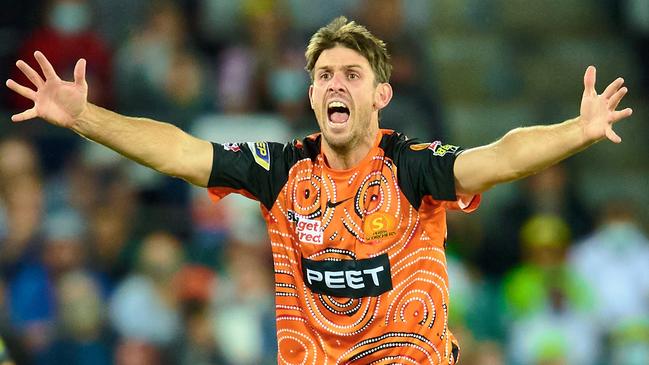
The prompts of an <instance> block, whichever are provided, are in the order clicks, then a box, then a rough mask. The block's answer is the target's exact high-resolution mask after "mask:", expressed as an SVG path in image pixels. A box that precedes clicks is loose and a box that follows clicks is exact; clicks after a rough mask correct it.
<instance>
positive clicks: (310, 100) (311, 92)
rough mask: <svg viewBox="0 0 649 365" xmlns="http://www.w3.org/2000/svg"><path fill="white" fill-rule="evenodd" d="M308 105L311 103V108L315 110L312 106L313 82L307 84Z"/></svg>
mask: <svg viewBox="0 0 649 365" xmlns="http://www.w3.org/2000/svg"><path fill="white" fill-rule="evenodd" d="M309 105H311V109H313V110H315V108H314V107H313V84H311V85H309Z"/></svg>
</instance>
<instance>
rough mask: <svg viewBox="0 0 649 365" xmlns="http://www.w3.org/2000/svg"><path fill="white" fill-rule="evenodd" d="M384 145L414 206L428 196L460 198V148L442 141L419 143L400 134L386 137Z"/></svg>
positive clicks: (447, 199) (401, 185) (434, 197)
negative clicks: (456, 170)
mask: <svg viewBox="0 0 649 365" xmlns="http://www.w3.org/2000/svg"><path fill="white" fill-rule="evenodd" d="M381 147H382V148H383V150H384V151H385V153H386V157H388V158H391V159H392V160H393V161H394V163H395V164H396V166H397V178H398V181H399V187H400V188H401V190H402V191H403V194H404V195H405V196H406V198H407V199H408V201H409V202H410V204H411V205H412V206H413V207H414V208H415V209H419V207H420V206H421V201H422V199H423V198H424V196H426V195H430V196H432V197H433V199H435V200H445V201H455V200H457V195H456V191H455V174H454V172H453V166H454V165H455V159H456V158H457V156H458V155H459V154H460V153H461V152H462V149H461V148H460V147H457V146H453V145H448V144H443V143H441V142H439V141H436V142H432V143H428V142H427V143H420V142H419V141H417V140H414V139H407V137H405V136H404V135H403V134H399V133H393V134H388V135H386V136H384V138H383V139H382V141H381Z"/></svg>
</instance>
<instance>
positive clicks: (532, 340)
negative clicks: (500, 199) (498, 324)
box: [503, 215, 601, 364]
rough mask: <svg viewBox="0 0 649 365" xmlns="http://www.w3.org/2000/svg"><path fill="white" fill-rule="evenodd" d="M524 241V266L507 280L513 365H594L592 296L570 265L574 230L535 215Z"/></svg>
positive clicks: (596, 345) (596, 338)
mask: <svg viewBox="0 0 649 365" xmlns="http://www.w3.org/2000/svg"><path fill="white" fill-rule="evenodd" d="M521 241H522V242H523V249H524V253H525V255H524V262H523V264H522V265H521V266H520V267H518V268H516V269H514V270H512V271H511V272H510V273H508V274H507V275H506V276H505V278H504V282H503V286H504V295H505V302H506V308H507V315H506V317H507V318H508V320H509V324H508V326H509V350H508V352H509V354H510V357H511V360H512V362H513V363H514V364H555V363H556V364H562V362H560V361H559V360H561V361H564V360H566V361H567V363H569V364H595V360H596V359H597V357H598V351H597V349H598V348H599V347H600V346H601V345H600V344H599V332H598V331H597V328H596V326H595V325H594V324H593V323H592V294H591V292H590V288H589V287H588V285H587V284H586V282H585V281H584V280H583V278H580V277H579V276H578V275H577V274H576V273H574V272H573V271H572V270H571V268H570V266H569V265H568V263H567V261H566V251H567V247H568V244H569V242H570V228H569V227H568V225H567V224H566V223H565V222H564V221H563V220H562V219H561V218H559V217H557V216H553V215H537V216H533V217H532V218H530V219H529V220H528V221H527V222H525V224H524V225H523V228H522V229H521ZM568 349H570V351H568Z"/></svg>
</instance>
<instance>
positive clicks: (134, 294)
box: [109, 231, 184, 350]
mask: <svg viewBox="0 0 649 365" xmlns="http://www.w3.org/2000/svg"><path fill="white" fill-rule="evenodd" d="M183 260H184V256H183V249H182V245H181V242H180V241H179V240H178V238H176V237H175V236H173V235H171V234H170V233H168V232H165V231H157V232H153V233H150V234H149V235H147V236H146V237H145V238H144V239H143V241H142V246H141V247H140V251H139V255H138V260H137V271H136V272H133V273H131V274H130V275H129V276H127V277H126V278H125V279H124V280H123V281H122V282H121V283H120V284H119V285H118V286H117V288H116V289H115V291H114V293H113V296H112V298H111V300H110V304H109V305H110V308H109V311H110V321H111V323H112V325H113V327H114V328H115V329H116V330H117V332H118V334H119V335H120V336H121V337H122V338H125V339H135V340H138V341H144V342H146V343H149V344H152V345H154V346H156V347H157V348H159V349H161V350H169V347H170V346H171V345H172V344H173V342H174V341H176V340H177V338H178V336H180V334H181V318H180V312H179V308H178V301H177V298H176V293H175V289H174V285H173V281H172V278H173V277H174V275H175V274H176V273H177V272H178V270H179V269H180V268H181V266H182V264H183Z"/></svg>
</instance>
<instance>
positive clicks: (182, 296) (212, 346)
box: [174, 265, 227, 365]
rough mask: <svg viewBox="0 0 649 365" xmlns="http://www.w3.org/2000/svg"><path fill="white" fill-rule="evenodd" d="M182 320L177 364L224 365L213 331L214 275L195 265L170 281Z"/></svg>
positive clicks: (215, 293) (215, 280) (187, 267)
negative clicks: (174, 289) (174, 288)
mask: <svg viewBox="0 0 649 365" xmlns="http://www.w3.org/2000/svg"><path fill="white" fill-rule="evenodd" d="M174 283H175V285H176V288H177V289H176V294H177V296H178V301H179V303H180V308H181V312H182V317H183V328H184V334H183V336H182V337H181V338H180V341H179V343H178V344H177V350H176V351H175V353H176V358H177V363H178V364H181V365H210V364H219V365H225V364H227V362H226V361H225V359H224V357H223V354H222V353H221V347H222V345H221V344H220V343H219V342H218V340H217V337H216V331H214V328H213V326H214V323H213V322H214V320H213V310H212V308H211V299H212V298H213V297H214V296H215V295H217V292H216V287H217V278H216V275H215V273H214V272H213V271H212V270H211V269H209V268H207V267H205V266H199V265H191V266H185V267H184V268H183V269H182V270H181V271H180V272H178V274H177V275H176V277H175V278H174Z"/></svg>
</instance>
